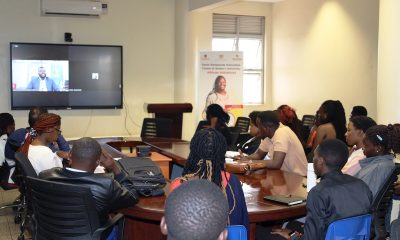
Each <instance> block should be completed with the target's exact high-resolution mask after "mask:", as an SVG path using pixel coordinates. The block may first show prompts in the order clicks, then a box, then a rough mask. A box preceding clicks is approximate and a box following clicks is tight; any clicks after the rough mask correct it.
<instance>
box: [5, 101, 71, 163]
mask: <svg viewBox="0 0 400 240" xmlns="http://www.w3.org/2000/svg"><path fill="white" fill-rule="evenodd" d="M47 112H48V111H47V109H45V108H42V107H34V108H32V109H31V110H30V111H29V119H28V123H29V127H27V128H19V129H17V130H16V131H14V132H13V133H12V134H11V135H10V136H9V137H8V139H7V142H6V146H5V149H4V154H5V157H6V158H7V159H9V160H14V161H15V157H14V155H15V152H16V151H17V150H18V148H19V147H20V146H21V145H22V144H23V143H24V141H25V137H26V135H27V133H28V132H29V130H30V128H31V127H32V126H33V125H34V124H35V122H36V121H37V119H38V118H39V116H40V115H41V114H43V113H47ZM49 148H50V149H51V150H52V151H53V152H56V151H65V152H68V151H69V150H70V147H69V144H68V142H67V141H66V140H65V138H64V137H63V136H62V135H61V134H60V135H59V136H58V139H57V141H56V142H53V143H51V144H50V145H49Z"/></svg>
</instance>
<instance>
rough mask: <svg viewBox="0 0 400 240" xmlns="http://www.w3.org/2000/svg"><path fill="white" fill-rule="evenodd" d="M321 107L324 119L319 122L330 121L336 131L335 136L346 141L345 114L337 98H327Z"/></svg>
mask: <svg viewBox="0 0 400 240" xmlns="http://www.w3.org/2000/svg"><path fill="white" fill-rule="evenodd" d="M321 108H322V109H323V110H324V111H325V113H326V119H324V120H323V121H322V122H321V124H324V123H332V125H333V126H334V128H335V131H336V138H337V139H339V140H342V141H343V142H346V137H345V136H344V135H345V133H346V114H345V112H344V108H343V105H342V103H341V102H340V101H339V100H336V101H335V100H327V101H325V102H323V103H322V105H321Z"/></svg>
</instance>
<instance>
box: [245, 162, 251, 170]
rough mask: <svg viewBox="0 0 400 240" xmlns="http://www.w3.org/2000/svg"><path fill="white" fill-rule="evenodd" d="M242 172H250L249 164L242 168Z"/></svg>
mask: <svg viewBox="0 0 400 240" xmlns="http://www.w3.org/2000/svg"><path fill="white" fill-rule="evenodd" d="M244 171H246V172H247V171H251V166H250V164H246V165H245V166H244Z"/></svg>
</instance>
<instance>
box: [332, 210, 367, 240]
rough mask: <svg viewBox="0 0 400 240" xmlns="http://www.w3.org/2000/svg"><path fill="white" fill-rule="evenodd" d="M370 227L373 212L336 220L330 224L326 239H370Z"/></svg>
mask: <svg viewBox="0 0 400 240" xmlns="http://www.w3.org/2000/svg"><path fill="white" fill-rule="evenodd" d="M370 228H371V214H365V215H360V216H355V217H349V218H344V219H340V220H336V221H334V222H332V223H331V224H329V227H328V230H327V232H326V236H325V240H333V239H354V240H369V235H370Z"/></svg>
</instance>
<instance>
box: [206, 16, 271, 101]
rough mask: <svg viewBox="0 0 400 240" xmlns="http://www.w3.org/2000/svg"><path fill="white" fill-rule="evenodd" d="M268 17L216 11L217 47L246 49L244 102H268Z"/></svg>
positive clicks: (216, 48) (218, 48)
mask: <svg viewBox="0 0 400 240" xmlns="http://www.w3.org/2000/svg"><path fill="white" fill-rule="evenodd" d="M264 26H265V18H264V17H256V16H236V15H225V14H214V15H213V39H212V50H213V51H241V52H243V103H244V104H262V103H263V102H264V81H263V79H264V29H265V27H264Z"/></svg>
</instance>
